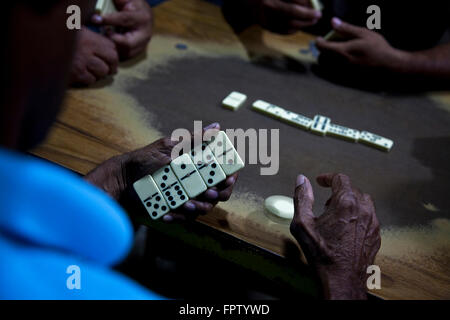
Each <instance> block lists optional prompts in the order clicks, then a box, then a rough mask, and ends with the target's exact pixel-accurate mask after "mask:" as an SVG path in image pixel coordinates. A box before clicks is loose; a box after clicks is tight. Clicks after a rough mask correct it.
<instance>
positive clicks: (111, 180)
mask: <svg viewBox="0 0 450 320" xmlns="http://www.w3.org/2000/svg"><path fill="white" fill-rule="evenodd" d="M123 158H124V155H121V156H116V157H113V158H111V159H109V160H107V161H105V162H104V163H102V164H101V165H100V166H98V167H96V168H95V169H93V170H92V171H90V172H89V173H88V174H86V176H84V179H85V180H86V181H88V182H89V183H91V184H93V185H95V186H96V187H98V188H100V189H102V190H103V191H105V192H106V193H108V194H109V195H110V196H111V197H112V198H114V199H116V200H119V199H120V196H121V194H122V191H123V190H125V188H126V179H125V168H124V160H123Z"/></svg>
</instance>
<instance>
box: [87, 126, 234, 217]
mask: <svg viewBox="0 0 450 320" xmlns="http://www.w3.org/2000/svg"><path fill="white" fill-rule="evenodd" d="M205 129H210V130H220V126H219V124H212V125H210V126H208V127H207V128H205ZM178 143H179V141H173V140H171V139H170V138H163V139H160V140H157V141H155V142H154V143H152V144H150V145H148V146H146V147H144V148H142V149H138V150H135V151H132V152H129V153H126V154H123V155H120V156H117V157H114V158H111V159H109V160H107V161H105V162H104V163H102V164H101V165H100V166H98V167H97V168H95V169H94V170H92V171H91V172H89V173H88V174H87V175H86V176H85V179H86V180H87V181H89V182H90V183H92V184H94V185H96V186H97V187H99V188H101V189H103V190H104V191H105V192H107V193H108V194H109V195H110V196H112V197H113V198H114V199H116V200H117V201H119V203H121V204H122V206H124V207H125V208H126V209H133V208H134V205H135V204H136V197H135V196H131V195H132V194H133V195H134V191H133V190H132V189H133V183H134V182H135V181H137V180H139V179H141V178H142V177H144V176H145V175H148V174H152V173H154V172H155V171H157V170H158V169H160V168H161V167H163V166H165V165H167V164H169V163H170V162H171V161H172V158H171V153H172V149H173V148H174V147H175V146H176V145H178ZM237 178H238V175H237V174H234V175H232V176H230V177H228V178H227V179H226V180H225V181H223V182H222V183H220V184H218V185H217V186H215V187H212V188H209V189H208V190H207V191H205V192H204V193H203V194H201V195H200V196H198V197H197V198H196V199H194V200H192V199H191V200H189V201H188V202H186V203H185V204H184V205H183V207H182V208H181V209H180V208H179V209H177V210H176V212H170V213H169V214H166V215H165V216H164V217H163V220H164V221H166V222H171V221H175V220H186V219H194V218H195V217H197V216H198V215H199V214H206V213H207V212H208V211H210V210H212V209H213V208H214V206H215V205H216V204H217V203H218V202H219V201H227V200H228V199H229V198H230V196H231V193H232V191H233V186H234V184H235V182H236V180H237ZM139 204H140V203H139Z"/></svg>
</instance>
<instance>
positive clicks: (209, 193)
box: [205, 189, 219, 199]
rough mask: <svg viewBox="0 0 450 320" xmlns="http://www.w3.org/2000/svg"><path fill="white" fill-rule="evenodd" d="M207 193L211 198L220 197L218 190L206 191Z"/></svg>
mask: <svg viewBox="0 0 450 320" xmlns="http://www.w3.org/2000/svg"><path fill="white" fill-rule="evenodd" d="M205 195H206V196H207V197H208V198H210V199H217V197H219V193H218V192H217V191H216V190H212V189H209V190H208V191H206V193H205Z"/></svg>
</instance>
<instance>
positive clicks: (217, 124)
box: [204, 122, 219, 130]
mask: <svg viewBox="0 0 450 320" xmlns="http://www.w3.org/2000/svg"><path fill="white" fill-rule="evenodd" d="M218 127H219V123H218V122H214V123H211V124H210V125H208V126H207V127H205V128H204V129H205V130H208V129H215V128H218Z"/></svg>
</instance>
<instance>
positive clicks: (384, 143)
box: [359, 131, 394, 151]
mask: <svg viewBox="0 0 450 320" xmlns="http://www.w3.org/2000/svg"><path fill="white" fill-rule="evenodd" d="M359 142H361V143H364V144H367V145H369V146H372V147H375V148H378V149H381V150H384V151H390V150H391V149H392V147H393V145H394V141H392V140H390V139H388V138H384V137H382V136H379V135H376V134H374V133H371V132H367V131H363V132H361V134H360V136H359Z"/></svg>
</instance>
